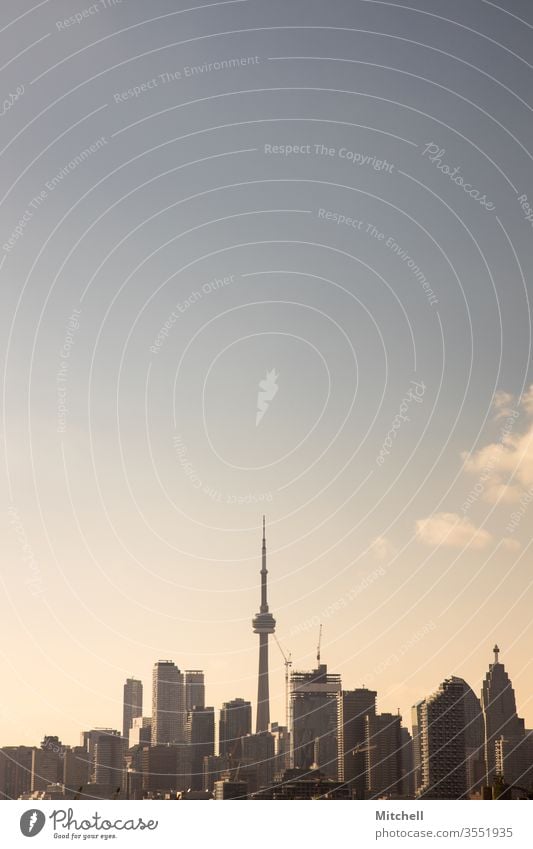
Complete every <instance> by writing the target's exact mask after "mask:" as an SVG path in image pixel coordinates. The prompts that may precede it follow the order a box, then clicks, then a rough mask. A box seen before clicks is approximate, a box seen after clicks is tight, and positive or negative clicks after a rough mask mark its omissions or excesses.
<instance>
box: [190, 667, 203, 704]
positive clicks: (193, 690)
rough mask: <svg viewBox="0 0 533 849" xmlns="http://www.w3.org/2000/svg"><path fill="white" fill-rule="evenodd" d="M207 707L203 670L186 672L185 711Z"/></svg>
mask: <svg viewBox="0 0 533 849" xmlns="http://www.w3.org/2000/svg"><path fill="white" fill-rule="evenodd" d="M193 707H199V708H203V707H205V676H204V673H203V672H202V670H201V669H186V670H185V710H186V712H187V713H188V712H189V711H190V710H192V709H193Z"/></svg>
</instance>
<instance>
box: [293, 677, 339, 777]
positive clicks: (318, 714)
mask: <svg viewBox="0 0 533 849" xmlns="http://www.w3.org/2000/svg"><path fill="white" fill-rule="evenodd" d="M341 689H342V687H341V677H340V675H332V674H328V668H327V666H326V664H324V663H322V664H319V666H318V668H317V669H314V670H312V671H311V672H292V673H291V678H290V702H291V713H290V715H291V721H292V728H291V761H292V763H293V764H294V768H295V769H297V770H298V769H300V770H301V769H304V770H305V769H311V767H313V768H315V769H316V768H319V769H320V770H321V772H323V773H324V774H325V775H326V777H327V778H332V779H333V780H335V781H336V780H337V776H338V751H337V749H338V742H337V729H338V725H339V722H338V699H339V694H340V692H341Z"/></svg>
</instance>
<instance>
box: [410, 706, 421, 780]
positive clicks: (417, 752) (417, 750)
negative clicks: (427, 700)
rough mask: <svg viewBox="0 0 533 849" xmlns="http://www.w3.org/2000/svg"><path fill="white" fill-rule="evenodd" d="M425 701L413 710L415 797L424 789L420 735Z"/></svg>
mask: <svg viewBox="0 0 533 849" xmlns="http://www.w3.org/2000/svg"><path fill="white" fill-rule="evenodd" d="M423 705H424V699H421V700H420V701H419V702H416V704H414V705H413V707H412V708H411V725H412V729H413V785H414V792H415V795H418V792H419V790H420V789H421V787H422V737H421V733H420V728H421V722H422V710H423Z"/></svg>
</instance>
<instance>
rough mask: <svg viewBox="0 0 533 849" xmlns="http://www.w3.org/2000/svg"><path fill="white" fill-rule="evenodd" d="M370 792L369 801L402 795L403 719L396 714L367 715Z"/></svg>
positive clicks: (366, 756) (367, 764) (367, 760)
mask: <svg viewBox="0 0 533 849" xmlns="http://www.w3.org/2000/svg"><path fill="white" fill-rule="evenodd" d="M365 744H366V745H365V761H366V790H367V796H368V798H369V799H391V798H395V797H398V796H401V795H402V779H403V775H402V765H403V764H402V718H401V716H398V715H397V714H393V713H380V714H376V713H368V714H367V715H366V716H365Z"/></svg>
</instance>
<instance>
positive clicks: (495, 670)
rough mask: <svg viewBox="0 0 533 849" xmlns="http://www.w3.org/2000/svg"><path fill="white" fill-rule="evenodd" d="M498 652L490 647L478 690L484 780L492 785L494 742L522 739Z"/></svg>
mask: <svg viewBox="0 0 533 849" xmlns="http://www.w3.org/2000/svg"><path fill="white" fill-rule="evenodd" d="M499 654H500V649H499V648H498V646H494V663H491V664H490V665H489V670H488V672H487V674H486V676H485V680H484V682H483V688H482V690H481V707H482V709H483V721H484V732H485V781H486V784H487V785H490V784H492V782H493V779H494V775H495V771H496V770H495V766H496V741H497V740H498V738H499V737H502V736H503V737H505V738H506V740H509V741H515V742H516V743H517V742H519V741H520V740H521V739H522V738H523V737H524V732H525V729H524V720H523V719H519V717H518V716H517V714H516V700H515V694H514V690H513V686H512V684H511V681H510V680H509V676H508V674H507V672H506V671H505V666H504V665H503V663H500V661H499Z"/></svg>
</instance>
